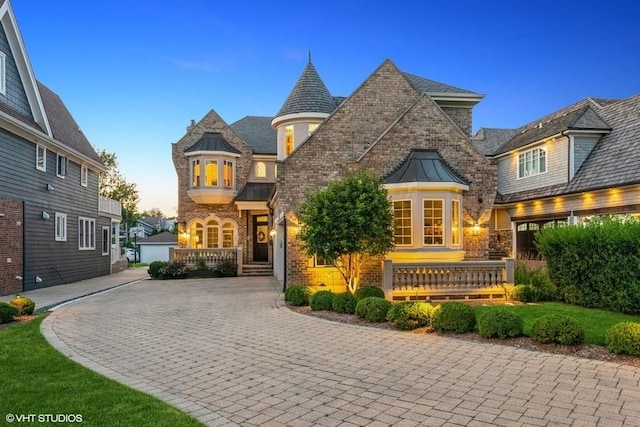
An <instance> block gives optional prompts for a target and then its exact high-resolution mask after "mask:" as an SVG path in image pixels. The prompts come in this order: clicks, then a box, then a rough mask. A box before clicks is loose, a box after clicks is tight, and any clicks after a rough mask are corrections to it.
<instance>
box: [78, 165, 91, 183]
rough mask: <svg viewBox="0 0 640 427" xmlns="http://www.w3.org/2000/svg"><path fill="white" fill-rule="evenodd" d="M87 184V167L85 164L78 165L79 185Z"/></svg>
mask: <svg viewBox="0 0 640 427" xmlns="http://www.w3.org/2000/svg"><path fill="white" fill-rule="evenodd" d="M88 184H89V168H88V167H87V165H80V185H82V186H83V187H86V186H87V185H88Z"/></svg>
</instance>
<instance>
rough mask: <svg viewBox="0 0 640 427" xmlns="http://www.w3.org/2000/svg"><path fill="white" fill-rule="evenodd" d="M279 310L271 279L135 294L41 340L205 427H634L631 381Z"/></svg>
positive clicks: (86, 309) (96, 300)
mask: <svg viewBox="0 0 640 427" xmlns="http://www.w3.org/2000/svg"><path fill="white" fill-rule="evenodd" d="M279 297H280V293H279V292H278V289H277V287H276V286H275V285H274V283H273V282H272V281H271V279H269V278H233V279H215V280H197V281H196V280H193V281H191V280H190V281H145V282H141V283H137V284H135V285H133V286H124V287H121V288H118V289H115V290H113V291H110V292H108V293H105V294H101V295H96V296H92V297H90V298H87V299H84V300H81V301H78V302H76V303H73V304H70V305H67V306H64V307H62V308H61V309H59V310H57V311H55V312H54V313H52V314H51V315H50V316H49V317H48V318H47V319H45V321H44V322H43V331H44V333H45V336H46V337H47V339H49V341H50V342H51V343H52V344H53V345H55V346H56V347H57V348H58V349H60V350H61V351H62V352H63V353H64V354H66V355H68V356H69V357H71V358H73V359H74V360H77V361H78V362H80V363H81V364H83V365H85V366H88V367H89V368H91V369H94V370H96V371H98V372H101V373H103V374H105V375H107V376H109V377H111V378H114V379H116V380H118V381H121V382H123V383H126V384H129V385H131V386H133V387H135V388H137V389H139V390H142V391H145V392H148V393H151V394H153V395H155V396H157V397H159V398H161V399H163V400H165V401H167V402H170V403H172V404H174V405H176V406H178V407H180V408H181V409H183V410H185V411H187V412H189V413H191V414H193V415H194V416H196V417H197V418H199V419H200V420H202V421H203V422H204V423H206V424H207V425H225V426H226V425H241V426H252V425H256V426H283V425H290V426H311V425H318V426H365V425H367V426H391V425H393V426H414V425H434V426H440V425H464V426H490V425H491V426H493V425H498V426H525V425H530V426H561V425H573V426H596V425H597V426H634V425H635V426H640V387H639V381H640V369H636V368H632V367H628V366H621V365H617V364H612V363H603V362H597V361H589V360H583V359H575V358H571V357H565V356H560V355H552V354H546V353H536V352H531V351H526V350H519V349H515V348H511V347H503V346H497V345H487V344H478V343H471V342H466V341H461V340H455V339H448V338H443V337H439V336H437V335H434V334H430V335H426V334H416V333H411V332H398V331H389V330H381V329H376V328H366V327H358V326H350V325H345V324H340V323H332V322H328V321H324V320H321V319H316V318H312V317H309V316H304V315H300V314H297V313H293V312H291V311H289V310H288V309H286V308H284V307H279V302H278V301H279Z"/></svg>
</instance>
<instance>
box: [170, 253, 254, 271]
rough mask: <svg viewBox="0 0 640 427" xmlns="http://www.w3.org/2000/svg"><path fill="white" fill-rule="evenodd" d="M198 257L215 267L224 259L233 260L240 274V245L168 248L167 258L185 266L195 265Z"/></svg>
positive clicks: (209, 265)
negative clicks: (206, 247) (232, 246)
mask: <svg viewBox="0 0 640 427" xmlns="http://www.w3.org/2000/svg"><path fill="white" fill-rule="evenodd" d="M198 258H203V259H204V260H205V262H206V264H207V267H215V266H216V265H218V264H220V263H222V262H226V261H230V262H233V263H235V264H236V265H237V266H238V276H240V275H241V274H242V246H238V247H234V248H208V249H186V248H170V249H169V260H170V261H180V262H183V263H185V264H186V265H187V267H196V266H197V265H198Z"/></svg>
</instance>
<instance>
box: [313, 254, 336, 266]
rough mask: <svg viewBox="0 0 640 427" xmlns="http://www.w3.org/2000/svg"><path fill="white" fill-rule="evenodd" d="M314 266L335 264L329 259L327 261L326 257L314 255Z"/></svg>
mask: <svg viewBox="0 0 640 427" xmlns="http://www.w3.org/2000/svg"><path fill="white" fill-rule="evenodd" d="M313 266H314V267H333V264H331V263H330V262H329V261H327V260H326V259H324V258H322V257H321V256H318V255H314V256H313Z"/></svg>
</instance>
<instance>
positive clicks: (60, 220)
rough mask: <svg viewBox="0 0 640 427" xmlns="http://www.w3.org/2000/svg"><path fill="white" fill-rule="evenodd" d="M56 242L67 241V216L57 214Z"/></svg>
mask: <svg viewBox="0 0 640 427" xmlns="http://www.w3.org/2000/svg"><path fill="white" fill-rule="evenodd" d="M55 223H56V224H55V227H56V242H66V241H67V214H63V213H57V212H56V220H55Z"/></svg>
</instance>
